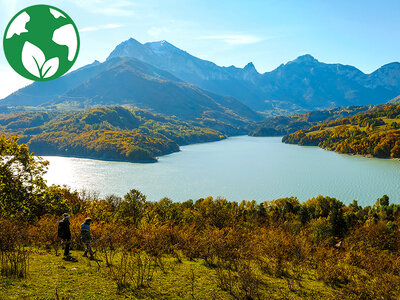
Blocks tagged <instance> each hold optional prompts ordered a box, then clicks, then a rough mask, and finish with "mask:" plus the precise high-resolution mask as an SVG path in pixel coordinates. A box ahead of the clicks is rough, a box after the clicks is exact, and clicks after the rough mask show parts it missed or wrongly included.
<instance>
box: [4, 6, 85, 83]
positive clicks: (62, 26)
mask: <svg viewBox="0 0 400 300" xmlns="http://www.w3.org/2000/svg"><path fill="white" fill-rule="evenodd" d="M3 48H4V53H5V56H6V58H7V61H8V63H9V64H10V65H11V67H12V68H13V69H14V70H15V71H16V72H17V73H19V74H20V75H21V76H23V77H25V78H27V79H30V80H35V81H48V80H53V79H56V78H58V77H60V76H62V75H64V74H65V73H66V72H68V70H69V69H70V68H71V67H72V66H73V64H74V63H75V61H76V58H77V57H78V53H79V33H78V29H77V27H76V25H75V23H74V22H73V21H72V19H71V18H70V17H69V16H68V15H67V14H66V13H65V12H63V11H62V10H60V9H58V8H56V7H54V6H49V5H34V6H30V7H27V8H25V9H23V10H21V11H20V12H18V13H17V14H16V15H15V16H14V17H13V18H12V19H11V21H10V22H9V24H8V25H7V28H6V30H5V32H4V37H3Z"/></svg>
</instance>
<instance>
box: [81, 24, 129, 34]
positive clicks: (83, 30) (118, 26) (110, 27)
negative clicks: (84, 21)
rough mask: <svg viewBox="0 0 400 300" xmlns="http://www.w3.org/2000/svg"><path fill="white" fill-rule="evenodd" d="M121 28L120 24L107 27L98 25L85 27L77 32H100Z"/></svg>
mask: <svg viewBox="0 0 400 300" xmlns="http://www.w3.org/2000/svg"><path fill="white" fill-rule="evenodd" d="M120 27H122V25H121V24H107V25H100V26H96V27H85V28H82V29H79V32H86V31H97V30H102V29H115V28H120Z"/></svg>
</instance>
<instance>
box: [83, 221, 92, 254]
mask: <svg viewBox="0 0 400 300" xmlns="http://www.w3.org/2000/svg"><path fill="white" fill-rule="evenodd" d="M91 222H92V219H91V218H86V219H85V222H83V223H82V225H81V240H82V242H83V243H84V244H85V246H86V248H85V253H84V254H83V257H87V254H88V253H89V254H90V257H89V259H92V260H93V259H94V256H93V251H92V247H91V246H90V243H91V242H92V236H91V235H90V223H91Z"/></svg>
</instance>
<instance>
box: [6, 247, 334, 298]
mask: <svg viewBox="0 0 400 300" xmlns="http://www.w3.org/2000/svg"><path fill="white" fill-rule="evenodd" d="M73 252H74V253H73V256H74V257H76V258H78V262H70V261H65V260H63V259H62V258H61V256H55V255H54V253H53V252H52V253H48V252H46V251H43V250H33V254H32V255H31V259H30V266H29V275H28V276H29V277H28V278H27V279H25V280H6V279H0V299H32V298H35V299H55V298H56V295H58V297H59V299H122V298H124V299H126V298H129V299H137V298H140V299H154V298H157V299H193V298H194V299H233V297H232V296H231V295H230V294H229V293H228V292H225V291H222V290H221V289H220V288H219V287H218V286H217V276H216V269H213V268H209V267H207V266H205V265H204V264H203V263H202V262H201V261H187V260H184V261H183V263H177V262H176V261H175V260H174V259H173V258H165V271H164V272H163V271H161V270H160V269H157V271H156V273H155V276H154V278H153V280H152V281H151V283H150V286H149V287H146V288H142V289H140V290H137V291H131V292H126V291H125V292H124V293H122V294H118V292H117V288H116V284H115V283H114V281H112V280H111V279H109V277H108V272H107V270H108V269H107V267H106V266H105V264H104V263H103V262H99V264H100V266H99V265H98V264H97V263H96V262H93V261H89V260H87V259H84V258H81V257H80V255H81V252H78V251H73ZM192 272H193V273H192ZM192 274H194V280H192V278H193V277H192ZM262 276H263V279H264V280H265V282H266V284H265V286H263V288H262V294H263V296H265V297H266V298H270V299H288V298H289V299H302V298H305V297H309V298H315V297H317V298H324V299H333V298H334V297H335V294H336V291H335V290H334V289H332V288H331V287H328V286H326V285H324V284H323V283H322V282H319V281H315V280H312V279H310V278H308V279H307V277H306V276H305V279H302V280H301V281H299V282H298V283H294V284H293V283H292V284H290V283H289V282H288V281H287V280H286V279H277V278H272V277H268V276H266V275H262ZM192 282H193V284H192ZM192 286H193V295H194V297H193V296H192ZM289 286H290V288H289ZM56 293H57V294H56Z"/></svg>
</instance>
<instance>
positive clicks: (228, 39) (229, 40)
mask: <svg viewBox="0 0 400 300" xmlns="http://www.w3.org/2000/svg"><path fill="white" fill-rule="evenodd" d="M200 39H202V40H219V41H221V42H224V43H226V44H228V45H230V46H235V45H247V44H255V43H258V42H261V41H263V40H266V38H262V37H258V36H254V35H243V34H232V35H207V36H202V37H200Z"/></svg>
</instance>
